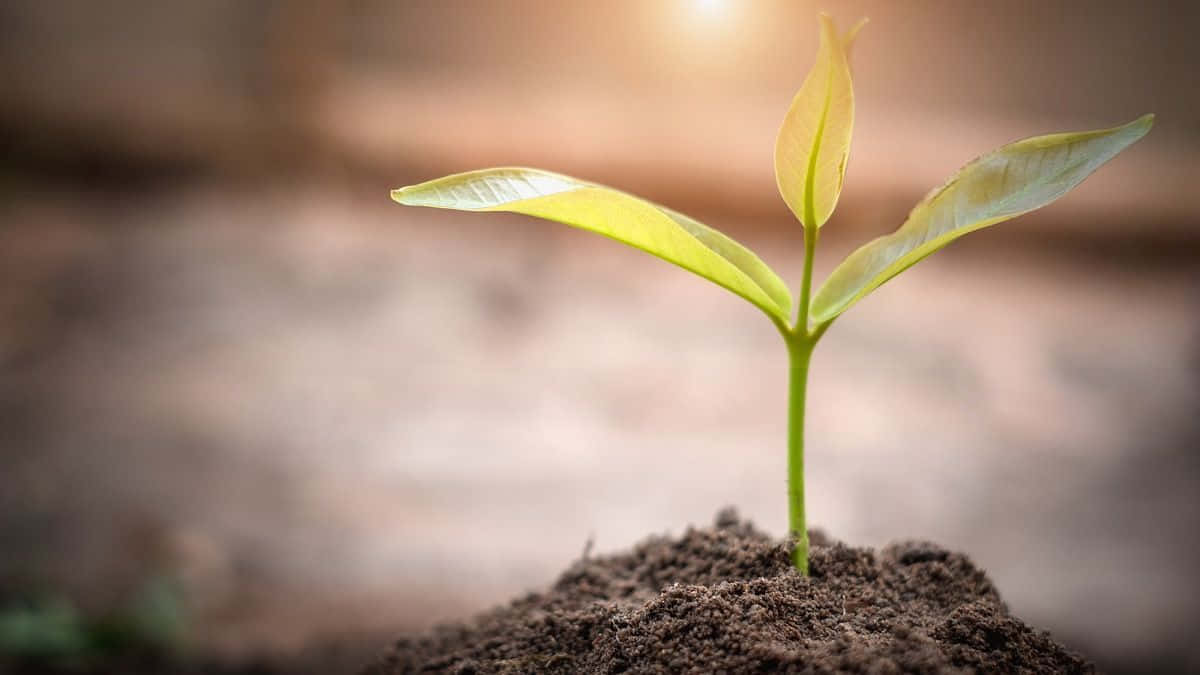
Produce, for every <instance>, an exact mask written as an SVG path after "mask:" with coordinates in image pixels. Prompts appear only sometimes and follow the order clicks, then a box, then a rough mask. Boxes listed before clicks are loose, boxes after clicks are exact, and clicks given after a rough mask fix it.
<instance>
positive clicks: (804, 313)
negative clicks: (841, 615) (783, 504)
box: [777, 227, 829, 576]
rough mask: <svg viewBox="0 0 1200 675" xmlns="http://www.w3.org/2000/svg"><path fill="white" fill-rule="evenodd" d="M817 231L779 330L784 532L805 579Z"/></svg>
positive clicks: (808, 241) (816, 336)
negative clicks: (784, 383)
mask: <svg viewBox="0 0 1200 675" xmlns="http://www.w3.org/2000/svg"><path fill="white" fill-rule="evenodd" d="M816 248H817V228H816V227H806V228H804V278H803V281H802V282H801V285H800V307H799V312H798V315H797V317H796V322H795V323H794V324H793V325H792V326H790V327H789V326H784V325H783V324H782V323H780V324H777V325H778V326H779V331H780V333H782V334H783V339H784V342H786V343H787V349H788V529H789V530H790V533H791V535H792V538H793V539H794V540H795V544H796V548H795V549H794V550H793V551H792V564H793V565H795V567H796V569H797V570H799V571H800V573H801V574H803V575H805V576H807V575H808V523H807V521H806V519H805V515H804V409H805V399H806V397H807V391H808V365H809V363H810V362H811V361H812V354H813V349H815V348H816V346H817V341H818V340H820V339H821V336H822V335H824V334H825V329H826V328H828V327H829V324H828V323H825V324H822V325H820V326H817V327H816V328H815V329H814V330H812V331H811V332H810V331H809V326H808V320H809V313H810V302H811V297H812V272H813V259H814V257H815V254H816Z"/></svg>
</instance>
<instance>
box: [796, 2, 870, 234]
mask: <svg viewBox="0 0 1200 675" xmlns="http://www.w3.org/2000/svg"><path fill="white" fill-rule="evenodd" d="M861 25H862V24H859V26H856V27H855V28H854V29H852V30H851V31H850V32H849V33H848V34H847V35H846V36H845V37H844V38H840V39H839V37H838V34H837V29H836V28H835V27H834V25H833V20H832V19H830V18H829V17H828V16H827V15H824V14H822V15H821V43H820V47H819V48H818V49H817V60H816V63H815V64H813V68H812V70H811V71H809V73H808V77H807V78H805V80H804V84H803V85H802V86H801V87H800V91H799V92H798V93H797V94H796V97H795V99H793V100H792V106H791V108H789V109H788V113H787V117H785V118H784V120H783V126H782V127H781V128H780V130H779V137H778V139H776V141H775V181H776V182H777V183H778V185H779V193H780V194H781V195H783V200H784V201H785V202H787V205H788V208H790V209H791V210H792V213H794V214H795V215H796V218H798V219H799V220H800V222H801V223H802V224H803V225H804V226H805V227H810V226H811V227H821V226H822V225H824V224H825V222H826V221H827V220H829V216H830V215H831V214H832V213H833V209H834V207H836V206H837V201H838V196H839V195H840V194H841V192H842V178H843V176H844V175H845V172H846V158H847V156H848V155H849V154H850V136H851V132H852V131H853V128H854V88H853V86H852V85H851V82H850V66H849V63H848V62H847V59H846V51H847V50H848V49H849V48H850V44H851V43H852V42H853V40H854V36H855V34H857V32H858V28H859V27H860V26H861Z"/></svg>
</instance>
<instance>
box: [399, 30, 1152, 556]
mask: <svg viewBox="0 0 1200 675" xmlns="http://www.w3.org/2000/svg"><path fill="white" fill-rule="evenodd" d="M863 23H865V21H863V22H859V24H858V25H856V26H855V27H854V28H853V29H851V30H850V31H849V32H848V33H846V34H845V35H839V34H838V33H837V31H836V29H835V27H834V24H833V21H832V20H831V19H830V18H829V17H828V16H826V15H821V17H820V46H819V47H818V50H817V57H816V63H815V64H814V65H813V68H812V70H811V71H810V72H809V74H808V77H807V78H806V79H805V80H804V84H803V85H801V87H800V91H799V92H798V93H797V94H796V97H795V99H794V100H793V101H792V105H791V108H789V110H788V113H787V116H786V117H785V118H784V121H783V126H782V128H781V129H780V130H779V137H778V139H777V140H776V142H775V179H776V182H777V184H778V187H779V192H780V194H781V195H782V196H783V200H784V201H785V202H787V205H788V207H789V208H790V209H791V210H792V213H793V214H795V216H796V218H797V219H798V220H799V221H800V224H801V225H802V226H803V230H804V272H803V277H802V281H801V283H800V295H799V298H798V302H797V305H798V308H797V310H796V313H795V318H794V319H793V318H792V310H793V308H792V296H791V293H790V292H789V291H788V287H787V285H786V284H784V282H783V281H782V280H781V279H780V278H779V276H778V275H777V274H776V273H775V272H774V271H772V270H771V268H769V267H767V265H766V264H764V263H763V261H762V260H760V259H759V258H758V256H757V255H755V254H754V253H753V252H751V251H750V250H749V249H747V248H746V247H744V246H742V245H741V244H739V243H737V242H736V241H734V240H732V239H730V238H729V237H727V236H725V235H724V234H721V233H720V232H718V231H716V230H714V229H712V228H710V227H708V226H706V225H703V224H701V223H700V222H698V221H696V220H694V219H692V218H689V217H688V216H685V215H683V214H682V213H679V212H678V211H674V210H672V209H669V208H667V207H665V206H659V205H658V204H654V203H651V202H648V201H646V200H643V199H639V198H637V197H634V196H632V195H629V194H626V193H625V192H621V191H619V190H614V189H612V188H608V187H604V186H602V185H597V184H595V183H589V182H587V181H582V180H578V179H575V178H570V177H567V176H563V175H559V174H556V173H550V172H548V171H541V170H538V169H525V168H497V169H483V170H479V171H469V172H467V173H460V174H455V175H452V176H446V177H444V178H439V179H436V180H431V181H428V182H425V183H421V184H419V185H411V186H408V187H403V188H400V189H398V190H393V191H392V199H394V200H396V201H397V202H399V203H401V204H407V205H410V206H430V207H434V208H444V209H458V210H463V211H511V212H514V213H523V214H527V215H531V216H537V217H539V218H545V219H547V220H553V221H557V222H560V223H563V224H566V225H571V226H573V227H578V228H581V229H584V230H591V231H592V232H596V233H598V234H602V235H605V236H607V237H611V238H612V239H616V240H617V241H620V242H622V243H625V244H628V245H630V246H633V247H634V248H638V249H641V250H643V251H645V252H647V253H650V254H652V255H655V256H658V257H659V258H662V259H663V260H666V261H667V262H671V263H674V264H676V265H678V266H680V267H682V268H684V269H686V270H690V271H692V272H694V273H696V274H698V275H700V276H702V277H704V278H705V279H708V280H709V281H712V282H714V283H716V284H717V285H719V286H723V287H725V288H727V289H729V290H730V291H733V292H734V293H736V294H737V295H740V296H741V297H743V298H745V299H746V300H748V301H749V302H750V303H751V304H753V305H754V306H755V307H758V308H759V309H760V310H762V311H763V312H764V313H765V314H766V315H767V318H769V319H770V320H771V321H772V322H773V323H774V324H775V326H776V327H777V328H778V329H779V333H780V334H781V335H782V336H783V340H784V343H785V344H786V345H787V352H788V358H789V365H790V375H789V388H788V395H789V399H788V502H789V509H788V513H789V525H790V530H791V534H792V536H793V537H794V539H795V549H794V552H793V555H792V560H793V563H794V564H795V566H796V569H798V570H799V571H800V572H801V573H803V574H807V573H808V533H807V529H806V525H805V513H804V405H805V392H806V387H807V383H808V365H809V361H810V360H811V359H812V354H813V349H814V348H815V347H816V345H817V342H818V341H819V340H820V339H821V336H823V335H824V334H825V331H826V330H828V329H829V326H830V325H831V324H832V323H833V322H834V320H835V319H837V317H838V316H840V315H841V314H842V312H845V311H846V310H847V309H849V308H850V307H851V306H852V305H853V304H854V303H856V302H858V301H859V300H861V299H862V298H863V297H864V296H866V295H867V294H868V293H870V292H871V291H873V290H875V289H876V288H878V287H879V286H881V285H882V284H884V283H886V282H887V281H888V280H890V279H891V278H892V277H894V276H896V275H897V274H900V273H901V272H903V271H904V270H906V269H908V268H909V267H912V266H913V265H915V264H916V263H918V262H920V261H921V260H922V259H923V258H925V257H926V256H928V255H929V254H931V253H933V252H935V251H937V250H939V249H941V248H943V247H945V246H946V245H947V244H949V243H950V242H952V241H954V240H955V239H957V238H959V237H961V236H963V235H964V234H967V233H968V232H974V231H975V230H978V229H981V228H984V227H987V226H989V225H995V224H996V223H999V222H1002V221H1005V220H1009V219H1010V218H1014V217H1016V216H1019V215H1021V214H1023V213H1028V212H1029V211H1033V210H1034V209H1038V208H1041V207H1043V206H1045V205H1047V204H1049V203H1050V202H1052V201H1054V200H1056V199H1058V198H1059V197H1061V196H1063V195H1064V194H1066V193H1067V192H1068V191H1069V190H1071V188H1074V187H1075V186H1076V185H1078V184H1079V183H1080V182H1082V181H1083V179H1084V178H1087V177H1088V176H1089V175H1090V174H1091V173H1092V172H1093V171H1095V170H1096V169H1098V168H1099V167H1100V166H1101V165H1102V164H1104V163H1105V162H1107V161H1108V160H1110V159H1112V158H1113V157H1114V156H1116V154H1117V153H1119V152H1121V151H1122V150H1124V149H1125V148H1126V147H1128V146H1129V145H1130V144H1132V143H1133V142H1134V141H1137V140H1138V139H1140V138H1141V137H1142V136H1145V135H1146V133H1147V132H1148V131H1149V130H1150V127H1151V125H1152V124H1153V122H1154V116H1153V115H1144V116H1142V117H1139V118H1138V119H1136V120H1134V121H1132V122H1130V123H1128V124H1124V125H1122V126H1118V127H1113V128H1111V129H1100V130H1096V131H1082V132H1076V133H1060V134H1050V135H1048V136H1035V137H1033V138H1027V139H1025V140H1021V141H1017V142H1015V143H1012V144H1009V145H1005V146H1003V147H1001V148H999V149H997V150H994V151H993V152H991V153H988V154H986V155H984V156H982V157H980V158H978V159H976V160H975V161H973V162H971V163H969V164H967V165H966V166H964V167H963V168H961V169H959V171H958V172H957V173H955V174H954V175H953V176H952V177H951V178H950V179H949V180H948V181H946V183H945V184H944V185H942V186H941V187H939V188H937V189H935V190H933V191H931V192H930V193H929V194H928V195H926V196H925V198H924V199H922V200H921V201H920V202H919V203H918V204H917V205H916V206H915V207H914V208H913V209H912V211H911V212H910V213H909V214H908V218H907V219H906V220H905V221H904V223H903V224H902V225H901V226H900V228H899V229H897V230H896V231H895V232H893V233H892V234H889V235H886V236H882V237H879V238H877V239H875V240H873V241H871V242H869V243H867V244H866V245H864V246H862V247H861V248H859V249H858V250H856V251H854V252H853V253H851V254H850V255H849V256H848V257H847V258H846V259H845V260H843V261H842V263H841V264H839V265H838V266H837V268H835V269H834V270H833V272H832V273H831V274H830V275H829V278H828V279H826V280H825V283H824V284H822V285H821V287H820V288H819V289H818V290H817V291H816V293H813V292H812V268H813V257H814V253H815V251H816V247H817V240H818V238H819V234H820V230H821V227H822V226H823V225H825V223H826V221H828V220H829V216H830V215H831V214H832V213H833V210H834V207H835V206H836V205H837V201H838V196H839V194H840V193H841V190H842V178H843V176H844V175H845V171H846V159H847V156H848V155H849V151H850V134H851V129H852V127H853V126H854V90H853V88H852V87H851V82H850V66H849V64H848V62H847V53H848V52H849V49H850V45H851V43H852V42H853V41H854V37H855V35H856V34H857V33H858V30H859V28H861V27H862V25H863Z"/></svg>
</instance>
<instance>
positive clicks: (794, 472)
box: [787, 336, 816, 576]
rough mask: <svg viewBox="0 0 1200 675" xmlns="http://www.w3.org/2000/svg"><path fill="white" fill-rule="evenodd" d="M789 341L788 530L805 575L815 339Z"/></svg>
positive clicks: (794, 558)
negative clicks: (807, 433)
mask: <svg viewBox="0 0 1200 675" xmlns="http://www.w3.org/2000/svg"><path fill="white" fill-rule="evenodd" d="M787 343H788V365H789V368H788V371H789V374H788V529H789V530H790V531H791V535H792V537H793V539H794V540H795V542H796V548H795V549H794V550H793V551H792V564H793V565H795V566H796V569H797V570H800V573H801V574H803V575H805V576H807V575H808V526H807V523H806V521H805V517H804V400H805V394H806V390H807V389H808V364H809V362H810V361H811V359H812V353H813V347H815V346H816V342H815V341H812V340H808V339H807V336H802V337H801V339H796V337H795V336H793V337H792V338H790V339H788V340H787Z"/></svg>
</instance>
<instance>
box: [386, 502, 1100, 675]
mask: <svg viewBox="0 0 1200 675" xmlns="http://www.w3.org/2000/svg"><path fill="white" fill-rule="evenodd" d="M812 538H813V549H812V554H811V571H812V576H811V577H808V578H805V577H802V576H800V575H799V574H797V573H796V572H794V571H793V570H792V568H791V566H790V564H789V547H788V545H787V544H786V543H785V542H779V541H773V540H771V539H770V538H768V537H767V536H766V535H764V534H762V533H761V532H759V531H757V530H755V529H754V527H753V526H752V525H751V524H749V523H747V522H743V521H740V520H739V519H738V518H737V515H736V514H735V513H733V512H732V511H723V512H722V513H720V514H718V516H717V521H716V523H715V525H714V526H713V527H712V528H707V529H689V530H688V531H687V532H686V533H684V535H683V536H682V537H679V538H667V537H651V538H650V539H647V540H646V541H644V542H642V543H641V544H639V545H638V546H637V547H635V548H634V549H633V550H632V551H630V552H628V553H623V554H620V555H612V556H603V557H586V556H585V557H584V559H582V560H579V561H577V562H575V563H574V564H573V565H571V567H570V568H569V569H568V570H567V571H566V572H565V573H564V574H563V575H562V576H561V577H560V578H559V580H558V581H557V582H556V583H555V584H554V586H553V587H552V588H550V589H549V590H547V591H545V592H543V593H534V594H530V595H527V596H525V597H523V598H520V599H518V600H515V601H513V602H512V603H511V604H509V605H508V606H506V607H501V608H498V609H494V610H491V611H489V612H486V613H484V614H481V615H479V616H477V617H475V618H474V619H472V620H471V621H470V622H468V623H466V624H463V625H454V626H444V627H440V628H438V629H435V630H434V631H433V632H432V633H430V634H428V635H425V636H421V637H410V638H403V639H401V640H400V641H399V642H398V643H397V644H396V645H395V646H394V647H393V648H392V650H391V651H390V652H389V653H388V654H387V655H386V656H384V658H382V659H381V660H380V661H379V662H378V663H376V664H374V665H373V666H371V667H370V668H368V669H367V671H366V672H365V674H364V675H393V674H396V673H416V672H428V671H436V672H451V673H460V674H466V673H576V672H589V673H668V672H669V673H677V672H705V673H708V672H720V671H726V672H795V673H879V674H883V673H962V672H976V671H978V672H987V673H1087V672H1094V669H1093V667H1092V665H1091V664H1090V663H1088V662H1086V661H1085V660H1084V659H1082V658H1081V657H1080V656H1079V655H1078V654H1074V653H1072V652H1070V651H1068V650H1067V649H1065V648H1064V647H1063V646H1061V645H1059V644H1058V643H1056V642H1055V641H1054V640H1053V639H1052V638H1051V637H1050V636H1049V634H1047V633H1045V632H1043V631H1038V630H1034V629H1032V628H1030V627H1029V626H1027V625H1025V624H1024V623H1022V622H1021V620H1020V619H1017V618H1015V617H1013V616H1011V615H1010V614H1009V613H1008V608H1007V607H1005V605H1004V603H1003V602H1002V601H1001V600H1000V596H999V594H997V592H996V589H995V587H994V586H993V585H992V583H991V582H990V581H989V580H988V578H987V576H986V575H985V574H984V573H983V572H982V571H980V570H979V569H977V568H976V567H975V566H974V565H973V564H972V563H971V561H970V560H968V559H967V558H966V557H965V556H963V555H960V554H957V553H951V552H949V551H945V550H943V549H941V548H939V547H938V546H936V545H934V544H929V543H913V542H909V543H901V544H893V545H891V546H888V547H887V548H885V549H883V550H882V551H879V552H875V551H872V550H869V549H860V548H851V547H848V546H845V545H843V544H841V543H836V542H831V541H829V540H828V539H826V538H824V537H823V536H821V535H820V534H814V535H813V537H812Z"/></svg>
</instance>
